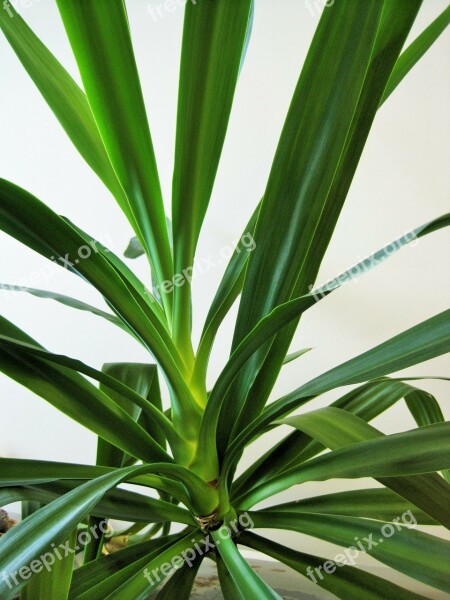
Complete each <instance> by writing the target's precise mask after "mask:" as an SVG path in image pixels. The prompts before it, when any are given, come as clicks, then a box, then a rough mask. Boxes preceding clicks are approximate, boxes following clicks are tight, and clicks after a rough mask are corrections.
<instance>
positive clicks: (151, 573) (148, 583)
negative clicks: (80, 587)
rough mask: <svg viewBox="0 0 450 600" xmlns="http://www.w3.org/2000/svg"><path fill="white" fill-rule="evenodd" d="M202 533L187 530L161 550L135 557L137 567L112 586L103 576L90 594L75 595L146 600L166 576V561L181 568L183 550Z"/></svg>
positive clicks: (92, 598)
mask: <svg viewBox="0 0 450 600" xmlns="http://www.w3.org/2000/svg"><path fill="white" fill-rule="evenodd" d="M202 537H203V536H202V534H201V533H200V532H196V533H194V532H191V533H189V534H188V535H187V536H184V537H182V538H181V539H180V540H179V541H177V542H175V543H174V544H173V545H171V546H170V547H168V548H165V549H164V550H163V551H162V552H159V553H158V554H156V555H154V556H152V555H150V556H148V557H145V558H144V559H142V560H141V561H139V569H135V573H133V574H131V576H129V577H127V578H125V577H122V579H123V580H124V581H123V583H122V585H120V586H118V585H115V586H113V585H112V583H115V582H114V581H112V582H110V581H109V580H106V581H105V583H104V584H101V585H100V586H97V588H95V591H94V590H93V591H94V593H93V594H92V593H89V592H88V593H87V594H84V595H82V596H79V597H78V600H97V598H105V600H119V598H133V600H147V598H148V595H149V593H150V592H151V591H153V590H154V589H155V588H157V587H158V585H160V584H161V583H162V582H163V581H164V580H165V579H166V578H167V576H168V574H169V573H168V571H169V572H170V569H168V568H167V566H166V565H167V564H168V563H169V564H173V565H174V569H172V570H176V569H178V568H182V565H183V558H182V557H183V556H184V554H183V553H184V552H186V551H187V552H189V550H190V551H191V552H192V548H193V545H194V544H195V543H198V542H199V541H200V540H201V539H202ZM172 561H174V562H172ZM118 575H120V573H118ZM111 579H112V578H111ZM105 586H108V588H106V589H105ZM108 592H109V593H108Z"/></svg>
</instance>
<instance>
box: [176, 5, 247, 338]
mask: <svg viewBox="0 0 450 600" xmlns="http://www.w3.org/2000/svg"><path fill="white" fill-rule="evenodd" d="M251 7H252V1H251V0H242V1H241V2H238V3H230V2H202V3H198V4H197V5H193V4H192V3H190V2H188V3H187V4H186V7H185V19H184V31H183V45H182V53H181V66H180V84H179V93H178V110H177V133H176V144H175V165H174V173H173V196H172V219H173V233H174V238H175V240H176V244H175V246H174V263H175V273H182V272H183V269H186V268H187V267H190V266H192V265H193V264H194V255H195V248H196V245H197V240H198V236H199V233H200V228H201V225H202V222H203V219H204V217H205V214H206V210H207V208H208V203H209V199H210V197H211V193H212V189H213V185H214V180H215V177H216V172H217V168H218V165H219V159H220V155H221V152H222V146H223V143H224V140H225V134H226V131H227V126H228V120H229V117H230V112H231V107H232V104H233V98H234V92H235V88H236V83H237V80H238V76H239V69H240V65H241V60H242V55H243V52H244V47H245V44H246V42H247V41H248V40H247V31H248V28H249V21H250V15H251ZM174 294H175V296H174V302H175V306H174V336H175V339H176V340H177V341H178V343H179V344H180V345H182V347H183V348H189V347H190V344H191V341H190V327H191V302H190V284H189V283H188V282H186V283H185V285H183V286H180V287H175V290H174Z"/></svg>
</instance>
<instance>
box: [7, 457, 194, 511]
mask: <svg viewBox="0 0 450 600" xmlns="http://www.w3.org/2000/svg"><path fill="white" fill-rule="evenodd" d="M114 472H116V469H113V468H109V467H99V466H89V465H77V464H73V463H61V462H51V461H44V460H26V459H16V458H0V486H2V487H3V486H9V487H13V486H18V485H21V486H22V485H35V484H42V483H46V482H55V480H72V479H94V478H95V477H101V476H102V475H105V474H108V473H114ZM132 483H135V484H137V485H144V486H147V487H150V488H154V489H156V490H160V491H163V492H166V493H168V494H170V495H171V496H173V497H174V498H177V499H178V500H179V501H180V502H183V504H185V505H186V506H188V505H189V496H188V494H187V493H186V490H185V489H184V487H183V486H182V485H181V484H180V483H178V482H177V481H174V480H172V479H169V478H167V477H161V476H159V475H139V476H137V477H136V478H135V479H133V481H132ZM60 484H61V481H58V485H60Z"/></svg>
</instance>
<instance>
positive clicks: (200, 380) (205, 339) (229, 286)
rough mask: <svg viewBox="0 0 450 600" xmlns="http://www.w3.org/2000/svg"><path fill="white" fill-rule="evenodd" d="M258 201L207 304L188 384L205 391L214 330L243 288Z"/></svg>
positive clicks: (251, 248) (214, 334)
mask: <svg viewBox="0 0 450 600" xmlns="http://www.w3.org/2000/svg"><path fill="white" fill-rule="evenodd" d="M259 208H260V205H259V204H258V206H257V208H256V210H255V211H254V213H253V215H252V216H251V218H250V220H249V222H248V223H247V225H246V227H245V229H244V231H243V233H242V235H241V237H240V238H239V242H238V244H237V245H236V248H235V249H234V251H233V254H232V255H231V258H230V260H229V262H228V264H227V267H226V269H225V273H224V274H223V276H222V279H221V281H220V284H219V287H218V288H217V292H216V294H215V296H214V299H213V301H212V304H211V306H210V308H209V311H208V315H207V317H206V320H205V324H204V326H203V331H202V335H201V338H200V343H199V346H198V350H197V355H196V357H195V367H194V374H193V376H192V382H191V384H192V385H193V386H195V387H197V388H199V389H200V390H202V391H203V394H204V393H205V385H206V383H205V382H206V371H207V367H208V360H209V355H210V353H211V348H212V345H213V343H214V340H215V337H216V334H217V331H218V329H219V327H220V325H221V323H222V321H223V319H224V318H225V316H226V314H227V313H228V311H229V310H230V308H231V307H232V305H233V304H234V302H235V300H236V298H237V297H238V296H239V294H240V293H241V290H242V286H243V283H244V278H245V269H246V266H247V264H248V256H249V253H250V252H252V251H253V250H254V249H255V248H254V240H253V232H254V230H255V225H256V220H257V218H258V212H259Z"/></svg>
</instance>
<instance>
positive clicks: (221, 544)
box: [211, 526, 282, 600]
mask: <svg viewBox="0 0 450 600" xmlns="http://www.w3.org/2000/svg"><path fill="white" fill-rule="evenodd" d="M211 536H212V538H213V540H214V542H215V543H216V547H217V550H218V552H219V553H220V556H221V557H222V559H223V562H224V563H225V566H226V568H227V569H228V571H229V573H230V575H231V577H232V579H233V582H234V584H235V586H236V588H237V590H238V591H239V593H240V594H241V598H242V600H246V599H247V598H254V599H255V600H269V599H270V598H272V599H277V600H282V598H281V596H279V595H278V594H277V593H276V592H275V591H274V590H272V589H271V588H270V587H269V586H268V585H267V584H266V583H264V581H263V580H262V579H261V578H260V577H259V576H258V575H257V574H256V573H255V572H254V571H253V569H252V568H251V567H250V565H249V564H248V563H247V561H246V560H245V559H244V558H243V557H242V556H241V554H240V552H239V550H238V549H237V548H236V545H235V543H234V541H233V540H232V539H231V538H230V532H229V530H228V529H227V527H226V526H222V527H221V528H220V529H218V530H216V531H212V532H211Z"/></svg>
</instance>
